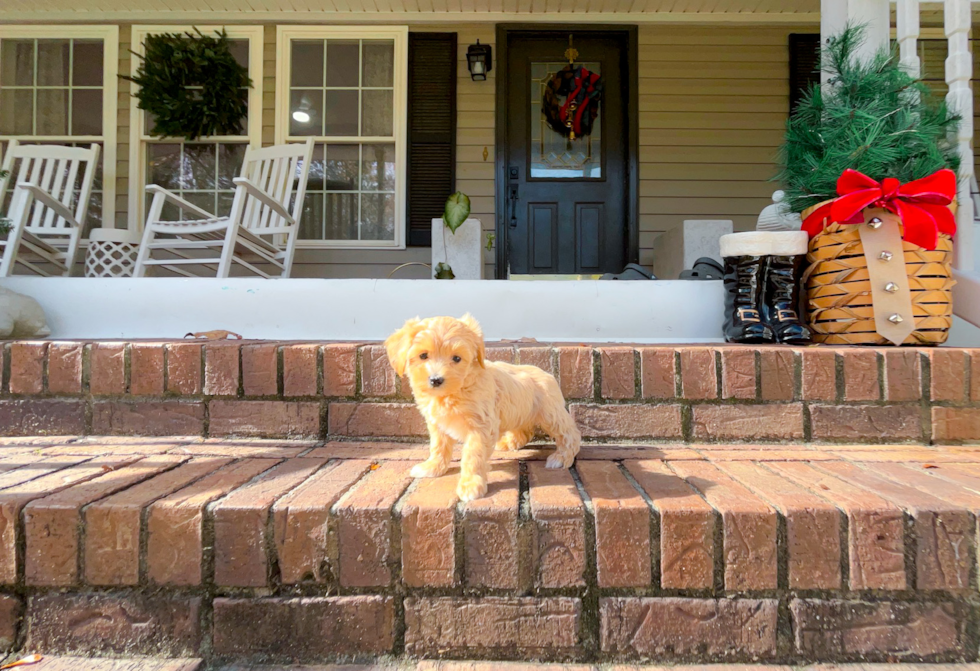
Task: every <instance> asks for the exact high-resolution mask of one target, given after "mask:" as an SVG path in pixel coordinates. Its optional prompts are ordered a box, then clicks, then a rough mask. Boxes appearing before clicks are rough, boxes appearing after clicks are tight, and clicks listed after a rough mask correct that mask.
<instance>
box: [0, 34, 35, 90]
mask: <svg viewBox="0 0 980 671" xmlns="http://www.w3.org/2000/svg"><path fill="white" fill-rule="evenodd" d="M33 84H34V40H0V86H31V85H33Z"/></svg>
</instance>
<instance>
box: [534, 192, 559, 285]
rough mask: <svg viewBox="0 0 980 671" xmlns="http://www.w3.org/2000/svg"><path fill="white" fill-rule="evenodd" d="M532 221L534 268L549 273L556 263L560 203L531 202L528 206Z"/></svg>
mask: <svg viewBox="0 0 980 671" xmlns="http://www.w3.org/2000/svg"><path fill="white" fill-rule="evenodd" d="M528 209H529V211H530V221H531V249H532V255H533V258H534V269H535V271H536V272H539V273H547V272H549V271H550V269H551V268H553V267H554V265H555V249H554V247H555V242H557V240H558V231H556V230H555V224H556V223H557V221H558V205H557V204H556V203H531V204H530V205H529V206H528Z"/></svg>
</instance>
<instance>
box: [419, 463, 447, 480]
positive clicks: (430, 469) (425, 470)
mask: <svg viewBox="0 0 980 671" xmlns="http://www.w3.org/2000/svg"><path fill="white" fill-rule="evenodd" d="M447 470H449V464H447V463H446V462H444V461H442V460H441V459H426V460H425V461H423V462H422V463H421V464H415V465H414V466H412V470H411V471H409V475H411V476H412V477H413V478H438V477H439V476H440V475H442V474H443V473H445V472H446V471H447Z"/></svg>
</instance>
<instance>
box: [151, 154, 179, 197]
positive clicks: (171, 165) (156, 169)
mask: <svg viewBox="0 0 980 671" xmlns="http://www.w3.org/2000/svg"><path fill="white" fill-rule="evenodd" d="M146 153H147V163H148V165H147V171H146V179H147V183H148V184H157V185H159V186H162V187H163V188H165V189H171V190H177V189H179V188H180V145H179V144H156V143H150V144H148V145H147V147H146Z"/></svg>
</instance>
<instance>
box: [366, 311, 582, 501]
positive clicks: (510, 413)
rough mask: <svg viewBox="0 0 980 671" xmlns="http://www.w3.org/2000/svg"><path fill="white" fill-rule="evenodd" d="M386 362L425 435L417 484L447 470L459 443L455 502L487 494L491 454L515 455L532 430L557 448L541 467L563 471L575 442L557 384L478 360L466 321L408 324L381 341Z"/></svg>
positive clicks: (476, 340)
mask: <svg viewBox="0 0 980 671" xmlns="http://www.w3.org/2000/svg"><path fill="white" fill-rule="evenodd" d="M385 348H386V349H387V353H388V359H389V361H391V365H392V367H393V368H394V369H395V372H396V373H398V375H400V376H404V375H406V374H407V375H408V380H409V382H410V383H411V387H412V394H413V395H414V396H415V403H416V405H418V408H419V410H420V411H421V412H422V416H423V417H425V422H426V425H427V426H428V429H429V458H428V459H427V460H426V461H424V462H422V463H421V464H417V465H416V466H415V467H414V468H412V476H413V477H416V478H434V477H437V476H439V475H442V474H443V473H445V472H446V470H447V469H448V468H449V461H450V459H451V458H452V451H453V445H454V444H455V443H456V441H460V442H462V443H463V458H462V463H461V464H460V477H459V485H458V486H457V488H456V493H457V494H458V495H459V498H460V500H461V501H472V500H473V499H478V498H480V497H481V496H483V495H484V494H486V493H487V465H488V463H489V461H490V455H491V454H492V453H493V450H494V448H496V449H498V450H517V449H520V448H522V447H524V445H526V444H527V442H528V441H529V440H531V438H532V437H533V436H534V430H535V428H541V429H542V430H544V431H545V432H546V433H547V434H548V435H550V436H551V437H552V438H553V439H554V441H555V444H556V445H557V447H558V449H557V450H556V451H555V453H554V454H552V455H551V456H549V457H548V462H547V467H548V468H568V467H569V466H571V465H572V463H573V462H574V461H575V455H577V454H578V451H579V447H580V444H581V442H582V436H581V434H580V433H579V430H578V428H577V427H576V426H575V422H574V421H573V420H572V417H571V415H569V414H568V411H567V410H566V409H565V399H564V398H562V395H561V390H560V389H559V388H558V382H557V381H556V380H555V378H554V376H553V375H549V374H548V373H545V372H544V371H543V370H541V369H540V368H537V367H536V366H515V365H513V364H509V363H500V362H496V361H485V360H484V345H483V332H482V331H481V330H480V326H479V324H477V323H476V321H475V320H474V319H473V318H472V317H471V316H470V315H465V316H464V317H463V318H462V319H453V318H452V317H433V318H431V319H423V320H419V319H418V318H416V319H410V320H408V321H407V322H406V323H405V325H404V326H403V327H402V328H401V329H399V330H398V331H396V332H395V333H393V334H392V335H391V337H389V338H388V340H386V341H385Z"/></svg>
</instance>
